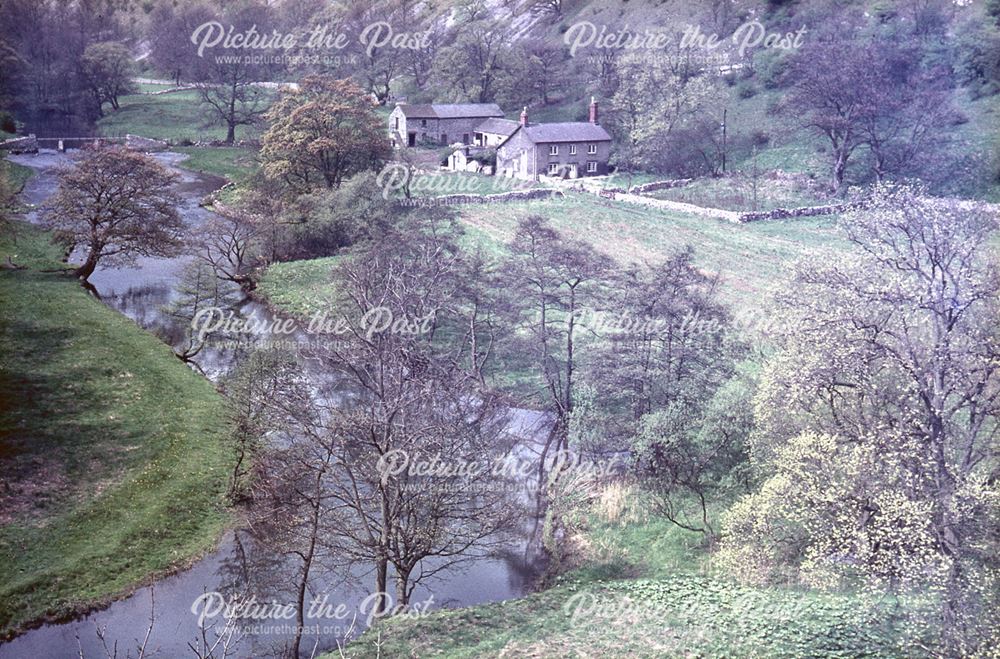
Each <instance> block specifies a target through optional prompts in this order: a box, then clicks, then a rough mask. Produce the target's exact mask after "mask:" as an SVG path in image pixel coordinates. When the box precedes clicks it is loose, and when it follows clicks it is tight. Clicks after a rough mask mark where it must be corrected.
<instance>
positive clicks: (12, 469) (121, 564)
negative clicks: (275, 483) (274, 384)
mask: <svg viewBox="0 0 1000 659" xmlns="http://www.w3.org/2000/svg"><path fill="white" fill-rule="evenodd" d="M8 255H10V256H11V258H12V260H13V262H14V263H16V264H18V265H21V266H26V267H27V268H26V269H23V270H0V344H3V346H4V350H3V358H2V362H0V429H2V430H0V468H2V471H3V474H4V479H3V481H4V483H3V489H2V490H0V502H2V505H0V511H2V512H0V634H3V635H6V634H9V633H11V632H12V631H13V630H16V629H18V628H20V627H21V626H22V625H24V624H26V623H29V622H31V621H35V620H39V619H42V618H58V617H61V616H66V615H69V614H71V613H74V612H77V611H80V610H83V609H86V608H89V607H92V606H94V605H96V604H99V603H101V602H104V601H107V600H108V599H110V598H113V597H115V596H117V595H120V594H122V593H123V592H127V591H128V590H129V589H130V588H132V587H134V586H136V585H138V584H141V583H144V582H146V581H148V580H149V579H150V578H151V577H152V576H153V575H158V574H162V573H165V572H168V571H171V570H173V569H176V568H178V567H180V566H183V565H185V564H186V563H188V562H190V561H191V560H192V559H193V558H194V557H197V556H198V555H200V554H202V553H203V552H205V551H206V550H208V549H210V548H211V547H212V546H213V545H214V544H215V542H216V541H217V539H218V538H219V536H220V534H221V532H222V530H223V528H224V526H225V524H226V523H227V519H228V515H227V511H226V509H225V505H224V498H223V496H224V489H225V484H226V478H227V476H228V468H229V455H228V452H227V450H226V448H225V446H224V444H223V442H222V438H223V435H224V432H225V414H224V410H223V406H222V400H221V397H220V396H219V395H218V394H217V393H216V391H215V390H214V388H213V386H212V385H211V384H210V383H209V382H208V381H206V380H205V379H204V378H202V377H200V376H199V375H197V374H195V373H194V372H193V371H191V370H190V369H188V368H187V367H185V366H184V365H183V364H182V363H181V362H180V361H178V360H177V359H176V358H175V357H174V355H173V353H172V351H171V350H170V348H169V347H167V346H166V345H164V344H163V343H161V342H160V341H159V340H158V339H156V338H155V337H154V336H152V335H151V334H148V333H146V332H145V331H143V330H141V329H139V328H138V327H137V326H136V325H135V324H134V323H133V322H132V321H131V320H129V319H128V318H126V317H124V316H122V315H120V314H119V313H117V312H115V311H114V310H112V309H110V308H108V307H107V306H105V305H104V304H102V303H101V302H99V301H98V300H96V299H94V298H93V297H91V296H90V295H89V294H88V293H87V292H86V291H84V289H83V288H81V287H80V285H79V284H78V283H77V282H76V281H75V280H73V279H72V278H69V277H66V276H64V275H60V274H57V273H48V272H43V270H48V269H54V268H58V267H60V265H61V264H60V263H59V262H58V256H59V253H58V250H57V249H56V248H55V247H53V246H52V245H51V244H49V240H48V235H47V234H45V233H43V232H41V231H38V230H37V229H34V228H32V227H28V226H26V225H19V226H18V231H17V235H16V243H14V242H13V241H12V240H11V239H10V238H9V237H7V236H5V237H4V238H3V239H2V240H0V261H6V259H7V257H8Z"/></svg>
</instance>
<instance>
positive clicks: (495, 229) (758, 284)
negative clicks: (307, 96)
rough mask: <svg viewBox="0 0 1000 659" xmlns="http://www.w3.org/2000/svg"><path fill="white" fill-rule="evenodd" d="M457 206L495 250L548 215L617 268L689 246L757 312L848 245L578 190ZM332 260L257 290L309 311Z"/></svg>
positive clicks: (814, 232)
mask: <svg viewBox="0 0 1000 659" xmlns="http://www.w3.org/2000/svg"><path fill="white" fill-rule="evenodd" d="M456 208H457V209H458V211H459V217H460V220H461V221H462V223H463V224H464V226H465V227H466V230H467V232H468V236H467V240H468V242H469V243H474V244H479V245H482V246H483V247H484V248H486V249H487V250H488V251H490V252H492V253H494V254H497V255H499V254H501V253H502V252H503V250H504V249H505V245H506V244H507V243H509V242H510V240H511V239H512V238H513V235H514V231H515V229H516V228H517V222H518V221H519V220H521V219H523V218H525V217H527V216H529V215H541V216H543V217H546V218H548V219H549V221H550V222H551V223H552V225H553V226H554V227H555V228H557V229H559V230H560V231H562V232H564V233H565V235H567V236H569V237H573V238H578V239H581V240H585V241H588V242H590V243H591V244H593V245H594V247H595V248H597V249H598V250H599V251H601V252H604V253H606V254H608V255H609V256H611V257H613V258H614V259H615V260H616V261H617V262H618V263H620V264H623V265H624V264H628V263H630V262H635V263H643V262H646V263H655V262H657V261H659V260H661V259H663V258H664V256H665V255H666V254H669V253H670V252H671V250H676V249H680V248H682V247H683V246H684V245H693V246H694V248H695V256H696V262H697V263H698V264H699V266H700V267H701V268H703V269H704V270H705V271H707V272H709V273H713V274H714V273H718V274H719V275H720V276H721V279H722V281H721V286H720V293H721V295H722V297H723V299H724V300H726V301H727V302H728V303H730V304H732V305H733V306H734V307H735V308H736V309H737V310H738V311H747V310H754V309H757V310H759V306H760V303H761V300H762V295H764V294H765V293H766V292H767V291H768V290H769V289H770V288H771V287H772V286H773V285H774V284H778V283H781V282H784V281H788V280H789V278H790V276H791V267H792V265H793V264H794V263H795V262H796V261H797V260H799V259H802V258H814V259H815V258H833V257H835V256H836V255H837V254H842V253H843V252H844V250H847V249H848V248H849V247H848V245H847V243H846V241H845V240H844V238H843V237H842V235H841V233H840V231H839V230H838V229H837V222H836V218H835V217H833V216H825V217H818V218H805V219H794V220H775V221H767V222H757V223H752V224H732V223H730V222H726V221H723V220H715V219H710V218H704V217H699V216H695V215H684V214H681V213H668V212H665V211H662V210H659V209H653V208H648V207H643V206H635V205H632V204H627V203H625V202H620V201H610V200H600V199H598V198H597V197H595V196H593V195H589V194H584V193H570V194H568V195H567V196H566V197H565V198H563V199H556V200H539V201H530V202H519V203H497V204H481V205H480V204H470V205H467V206H458V207H456ZM331 264H332V261H331V262H328V260H327V259H318V260H315V261H296V262H290V263H276V264H274V265H272V266H271V267H270V269H269V270H268V272H267V274H266V275H265V277H264V281H263V282H262V284H261V289H262V292H264V293H265V294H266V295H267V296H268V297H269V298H270V299H272V300H273V301H275V303H276V304H279V306H284V305H288V307H289V310H290V311H292V312H294V313H305V314H308V313H311V312H312V311H313V310H314V308H312V307H311V302H321V301H322V300H324V299H325V298H324V290H323V288H324V286H326V285H327V283H328V282H329V267H330V265H331Z"/></svg>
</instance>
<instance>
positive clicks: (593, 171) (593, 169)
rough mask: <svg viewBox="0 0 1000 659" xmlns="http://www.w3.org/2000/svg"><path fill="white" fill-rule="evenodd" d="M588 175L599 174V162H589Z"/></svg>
mask: <svg viewBox="0 0 1000 659" xmlns="http://www.w3.org/2000/svg"><path fill="white" fill-rule="evenodd" d="M587 173H588V174H596V173H597V161H596V160H588V161H587Z"/></svg>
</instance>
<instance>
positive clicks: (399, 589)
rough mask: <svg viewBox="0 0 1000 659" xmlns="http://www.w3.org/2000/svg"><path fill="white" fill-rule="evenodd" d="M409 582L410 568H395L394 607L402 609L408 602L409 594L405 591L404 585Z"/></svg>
mask: <svg viewBox="0 0 1000 659" xmlns="http://www.w3.org/2000/svg"><path fill="white" fill-rule="evenodd" d="M409 583H410V570H409V569H406V570H403V569H400V568H399V567H397V568H396V602H395V608H396V609H397V610H400V611H401V610H403V608H404V607H406V606H407V605H408V604H409V603H410V596H409V594H408V593H407V592H406V587H407V586H408V585H409Z"/></svg>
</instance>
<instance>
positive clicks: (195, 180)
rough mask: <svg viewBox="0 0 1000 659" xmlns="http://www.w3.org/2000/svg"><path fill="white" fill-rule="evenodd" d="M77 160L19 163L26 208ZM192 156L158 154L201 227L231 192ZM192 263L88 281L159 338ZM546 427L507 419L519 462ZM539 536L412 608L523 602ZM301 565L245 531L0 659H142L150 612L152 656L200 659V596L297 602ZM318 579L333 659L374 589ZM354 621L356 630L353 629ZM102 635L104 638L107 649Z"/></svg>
mask: <svg viewBox="0 0 1000 659" xmlns="http://www.w3.org/2000/svg"><path fill="white" fill-rule="evenodd" d="M71 154H72V152H71V153H70V155H67V154H62V153H58V152H55V151H48V150H43V151H42V152H40V153H39V154H37V155H21V156H12V157H11V160H14V161H15V162H18V163H20V164H22V165H26V166H28V167H31V168H33V169H34V170H35V176H33V177H32V178H31V179H30V180H29V182H28V184H27V185H26V187H25V190H24V193H23V197H24V200H25V201H26V202H28V203H30V204H35V205H37V204H40V203H42V202H44V201H45V199H46V198H47V197H48V196H49V195H51V194H52V193H53V192H54V191H55V188H56V186H57V174H58V170H59V168H60V167H63V166H66V165H68V164H70V162H71V159H72V155H71ZM184 157H185V156H183V155H182V154H175V153H161V154H157V155H156V158H157V159H158V160H160V161H161V162H162V163H163V164H165V165H167V166H169V167H170V168H171V169H172V170H173V171H175V172H176V173H177V174H178V175H179V177H180V179H179V182H178V184H177V191H178V192H179V193H180V194H181V197H182V199H183V201H182V204H181V206H180V209H179V210H180V212H181V213H182V215H183V216H184V218H185V220H186V221H187V222H188V224H190V225H192V226H196V225H198V224H199V223H201V222H202V221H204V219H205V218H206V217H207V214H208V213H209V212H210V211H207V210H205V209H204V208H201V207H200V206H199V201H200V200H201V199H202V198H203V197H204V196H205V195H207V194H208V193H210V192H212V191H214V190H216V189H218V188H219V187H220V186H221V185H222V184H223V183H224V181H223V180H222V179H220V178H218V177H214V176H208V175H203V174H196V173H192V172H189V171H186V170H183V169H179V168H178V167H177V163H178V162H180V161H181V160H182V159H183V158H184ZM28 219H29V220H32V221H35V220H37V213H36V212H34V211H33V212H32V213H30V214H29V218H28ZM190 259H191V257H190V256H179V257H176V258H169V259H167V258H140V259H139V260H138V261H137V262H136V264H135V265H134V266H132V267H129V268H122V269H107V268H101V269H99V270H98V271H97V272H95V273H94V275H93V276H92V277H91V282H92V283H93V285H94V286H95V288H96V289H97V291H98V292H99V293H100V295H101V298H102V299H103V300H104V301H105V302H106V303H107V304H109V305H110V306H112V307H114V308H115V309H117V310H119V311H121V312H122V313H124V314H126V315H127V316H129V317H130V318H132V319H133V320H135V321H136V322H137V323H138V324H139V325H140V326H142V327H144V328H147V329H152V328H155V327H157V326H158V325H161V324H163V321H164V314H163V311H162V307H163V305H164V304H166V303H167V302H169V300H170V299H171V296H172V295H173V292H174V289H175V287H176V285H177V283H178V277H179V275H180V272H181V270H182V269H183V267H184V265H185V264H186V263H188V262H189V261H190ZM241 311H242V313H244V314H245V315H248V316H251V315H256V316H258V317H260V318H269V317H270V316H269V312H268V310H267V309H266V308H264V307H263V306H262V305H260V304H258V303H256V302H254V301H251V300H247V301H246V302H244V304H243V307H242V308H241ZM200 357H203V358H204V359H205V361H202V366H203V367H204V369H205V372H206V373H207V374H208V375H209V377H212V378H213V379H214V378H217V377H219V376H221V375H223V374H224V373H225V372H226V371H227V370H228V369H229V368H230V367H231V366H232V365H233V357H232V355H228V354H225V353H221V352H218V351H216V352H214V353H212V354H209V355H200ZM545 422H546V419H545V417H544V416H543V415H541V414H540V413H537V412H533V411H530V410H512V411H511V421H510V423H511V426H512V427H511V430H512V431H513V432H514V433H516V434H517V436H518V437H520V438H521V442H520V444H519V446H518V448H517V449H516V450H517V452H518V453H519V454H520V457H521V458H522V459H526V460H527V459H533V458H534V456H536V455H537V453H538V452H539V451H540V444H541V440H542V436H543V435H544V432H543V430H544V426H545ZM535 531H536V525H535V518H534V517H533V516H532V515H531V514H527V513H526V515H525V519H524V522H523V524H522V527H521V528H520V529H518V530H517V532H515V533H514V534H513V536H512V537H511V538H510V539H509V540H508V541H507V542H506V543H505V545H504V547H503V549H501V550H499V551H494V552H492V553H491V554H490V555H486V556H482V557H478V558H474V559H472V560H469V561H467V562H465V563H463V564H462V565H459V566H453V567H449V568H448V569H446V570H444V571H442V572H441V573H439V574H438V575H437V576H436V578H435V579H434V580H433V581H429V582H428V583H426V584H422V585H420V586H418V587H417V589H416V590H415V591H414V593H413V596H412V598H411V603H415V604H417V605H418V608H419V607H421V606H426V607H427V608H429V609H437V608H441V607H459V606H470V605H475V604H481V603H484V602H493V601H500V600H506V599H511V598H516V597H520V596H523V595H524V594H525V593H526V592H528V590H529V589H530V587H531V585H532V584H533V582H534V581H535V580H536V579H537V577H538V575H539V573H540V570H541V567H542V561H541V552H540V551H538V548H537V543H536V542H535V541H534V540H533V538H534V536H535ZM295 565H296V564H295V563H294V562H290V561H289V560H288V559H287V557H283V556H281V555H277V554H274V553H271V552H270V551H269V550H267V549H266V548H264V545H263V544H262V543H259V542H257V541H256V540H255V539H254V537H253V535H252V534H251V533H250V532H249V531H248V530H245V529H237V530H234V531H230V532H228V533H227V534H226V535H225V537H223V538H222V540H221V541H220V543H219V546H218V548H217V549H216V550H215V551H212V552H210V553H209V554H207V555H206V556H204V557H202V558H201V559H200V560H198V561H197V562H195V563H194V565H193V566H192V567H190V568H189V569H186V570H183V571H181V572H178V573H176V574H174V575H172V576H169V577H166V578H164V579H160V580H158V581H157V582H155V583H154V584H152V585H151V586H146V587H142V588H139V589H137V590H135V591H134V592H133V593H131V594H129V595H128V596H126V597H123V598H122V599H120V600H118V601H116V602H114V603H113V604H111V605H110V606H108V607H107V608H105V609H103V610H99V611H95V612H92V613H90V614H89V615H86V616H82V617H80V618H78V619H76V620H72V621H69V622H65V623H62V624H47V625H43V626H41V627H39V628H37V629H33V630H31V631H28V632H27V633H25V634H22V635H21V636H19V637H17V638H15V639H13V640H11V641H9V642H7V643H2V644H0V659H41V658H48V657H79V656H80V652H81V648H82V652H83V655H84V656H85V657H86V658H87V659H93V658H95V657H106V656H108V654H107V652H106V651H105V649H104V647H103V646H104V644H105V643H106V644H107V647H108V648H113V647H114V644H117V647H118V653H119V656H124V655H125V652H126V651H127V650H129V649H132V654H133V656H134V655H135V650H134V648H135V647H136V645H137V643H138V642H139V641H141V639H142V638H143V637H144V636H145V634H146V630H147V628H148V627H149V621H150V617H151V612H152V611H155V616H154V621H155V622H154V624H153V627H152V632H151V635H150V641H149V643H148V644H147V652H148V651H149V650H156V651H158V652H159V653H160V654H159V655H158V656H165V657H182V656H195V655H194V653H193V652H192V650H191V649H190V648H189V647H188V644H189V643H191V644H193V645H195V646H196V647H200V645H201V643H202V640H201V639H202V637H201V629H200V627H199V625H198V616H197V615H195V614H194V613H192V605H193V604H194V603H195V601H196V600H197V599H198V598H199V597H202V596H204V595H205V594H206V593H212V592H220V593H231V592H241V593H249V594H252V595H253V596H255V597H256V598H257V600H258V601H260V602H271V601H274V602H278V603H281V604H284V603H287V602H291V601H293V599H292V598H291V596H290V593H289V592H288V585H289V584H290V583H292V580H293V573H294V568H295ZM427 567H433V565H432V564H430V565H428V566H425V568H427ZM315 573H316V576H315V577H312V578H311V580H310V584H309V588H310V593H309V595H308V596H307V601H313V602H317V603H323V604H326V608H325V609H323V610H322V612H321V613H320V615H316V616H314V617H312V618H309V619H307V620H306V628H307V630H306V634H305V635H304V637H303V642H302V648H303V650H304V652H305V653H306V656H308V655H309V653H310V652H312V651H313V650H316V651H317V652H322V651H326V650H331V649H336V646H337V643H338V641H342V640H343V639H344V638H345V636H346V635H347V632H348V630H351V632H352V633H351V635H352V636H353V635H356V634H357V633H359V632H360V631H361V630H363V629H364V627H365V623H366V617H367V615H368V614H369V613H370V611H371V600H370V599H369V598H368V595H369V593H370V592H371V590H372V589H373V586H374V577H373V575H371V574H370V573H367V572H365V571H363V570H354V571H352V572H350V573H349V574H347V575H346V576H344V575H341V576H339V577H338V576H334V574H335V571H333V570H330V571H324V570H322V569H320V570H316V571H315ZM338 607H339V609H338ZM352 620H353V621H355V622H354V625H353V627H352V624H351V623H352ZM210 622H215V623H216V626H215V627H212V628H210V629H209V630H208V632H207V633H206V638H207V639H208V641H209V643H211V642H212V641H213V639H214V637H215V635H216V634H217V633H218V632H219V631H221V630H222V622H221V620H220V618H219V617H216V618H214V619H213V620H212V621H210ZM292 624H294V620H286V621H274V620H268V621H264V622H263V624H261V625H258V626H255V627H253V628H248V629H245V630H241V632H245V633H240V634H237V635H234V644H235V647H234V648H233V649H232V650H231V653H230V654H229V656H231V657H266V656H277V655H278V654H279V653H280V651H281V648H282V646H283V645H284V644H285V643H286V642H287V641H288V639H289V638H290V634H289V631H288V627H290V626H291V625H292ZM98 630H102V634H103V635H104V641H103V642H102V640H101V639H100V638H99V634H98ZM216 656H222V653H221V650H218V649H217V651H216Z"/></svg>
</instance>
